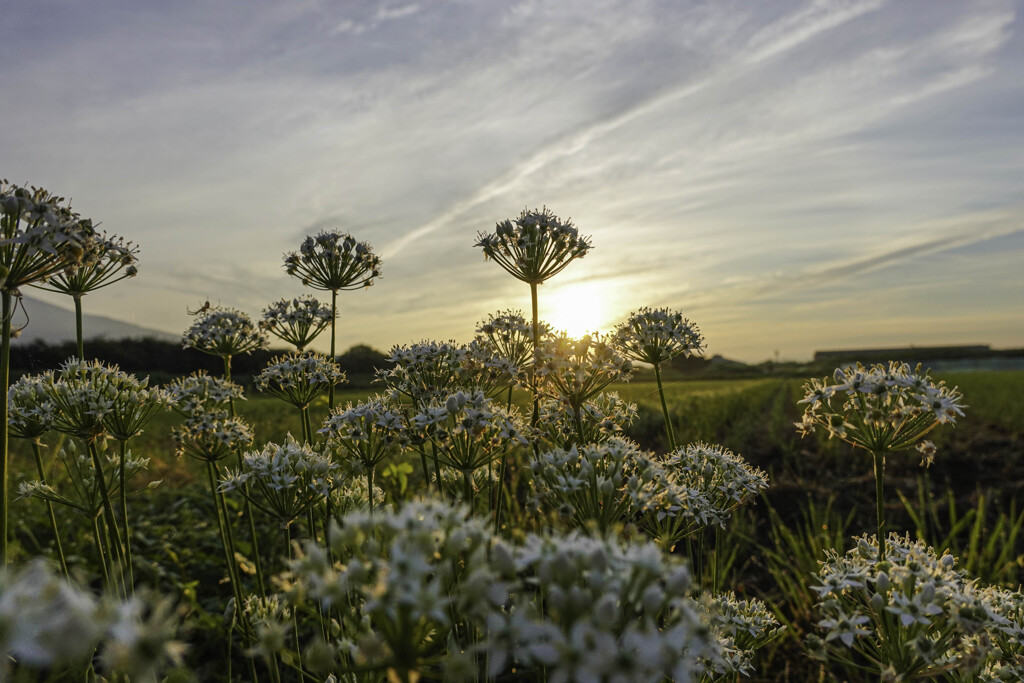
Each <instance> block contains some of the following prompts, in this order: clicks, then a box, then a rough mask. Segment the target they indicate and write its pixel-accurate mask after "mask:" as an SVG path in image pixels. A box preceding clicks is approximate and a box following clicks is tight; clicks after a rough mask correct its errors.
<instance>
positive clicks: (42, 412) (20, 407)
mask: <svg viewBox="0 0 1024 683" xmlns="http://www.w3.org/2000/svg"><path fill="white" fill-rule="evenodd" d="M52 383H53V372H52V371H49V370H48V371H47V372H45V373H43V374H41V375H25V376H24V377H22V378H21V379H19V380H18V381H17V382H15V383H13V384H12V385H11V388H10V389H8V390H7V411H8V412H7V423H8V428H9V429H10V430H11V436H13V437H16V438H19V439H38V438H39V437H41V436H42V435H43V434H45V433H46V432H48V431H49V430H50V429H52V428H53V421H54V419H55V418H56V410H57V407H56V406H55V405H54V403H53V399H52V398H50V393H49V390H48V388H47V387H49V385H50V384H52Z"/></svg>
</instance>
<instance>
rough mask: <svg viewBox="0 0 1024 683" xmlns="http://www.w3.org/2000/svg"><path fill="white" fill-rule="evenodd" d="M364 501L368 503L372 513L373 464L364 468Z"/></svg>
mask: <svg viewBox="0 0 1024 683" xmlns="http://www.w3.org/2000/svg"><path fill="white" fill-rule="evenodd" d="M366 502H367V503H369V504H370V514H371V515H372V514H373V465H370V466H369V467H367V468H366Z"/></svg>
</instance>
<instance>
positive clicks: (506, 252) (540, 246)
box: [476, 208, 590, 284]
mask: <svg viewBox="0 0 1024 683" xmlns="http://www.w3.org/2000/svg"><path fill="white" fill-rule="evenodd" d="M477 237H478V238H479V240H480V241H479V242H477V244H476V246H478V247H481V248H482V249H483V250H484V258H485V259H487V258H490V259H494V261H495V262H496V263H497V264H498V265H500V266H501V267H502V268H504V269H505V270H506V271H508V273H509V274H510V275H512V276H513V277H514V278H516V279H517V280H521V281H523V282H526V283H529V284H540V283H542V282H544V281H545V280H547V279H549V278H551V277H552V276H554V275H557V274H558V273H560V272H561V271H562V270H563V269H564V268H565V267H566V266H567V265H569V264H570V263H571V262H572V261H573V260H574V259H577V258H583V257H584V256H586V254H587V252H588V251H590V238H589V237H581V236H580V234H579V230H577V229H576V226H574V225H573V224H572V222H571V221H562V220H561V219H560V218H558V216H556V215H554V214H553V213H551V212H550V211H548V209H547V208H544V209H541V210H540V211H538V210H536V209H534V210H533V211H528V210H524V211H523V212H522V213H521V214H520V215H519V217H518V218H516V219H515V220H512V221H509V220H505V221H502V222H501V223H498V224H497V226H496V227H495V230H494V232H493V233H490V234H487V233H483V232H481V233H479V234H478V235H477Z"/></svg>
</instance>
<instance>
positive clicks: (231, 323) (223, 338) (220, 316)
mask: <svg viewBox="0 0 1024 683" xmlns="http://www.w3.org/2000/svg"><path fill="white" fill-rule="evenodd" d="M181 345H182V347H183V348H186V349H195V350H197V351H202V352H203V353H208V354H210V355H211V356H220V357H222V358H224V357H231V356H237V355H239V354H243V353H249V352H250V351H253V350H254V349H261V348H263V347H264V346H266V345H267V338H266V337H265V336H264V335H263V333H262V332H261V331H260V330H259V328H258V327H257V326H256V325H254V324H253V322H252V320H251V319H250V318H249V316H247V315H246V314H245V313H242V312H241V311H239V310H236V309H234V308H219V307H218V308H211V309H210V310H208V311H206V312H205V313H203V314H202V317H201V318H199V319H198V320H196V321H195V322H194V323H193V324H192V326H191V327H189V328H188V329H187V330H185V334H184V335H183V336H182V339H181Z"/></svg>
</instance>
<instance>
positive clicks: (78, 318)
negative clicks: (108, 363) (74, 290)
mask: <svg viewBox="0 0 1024 683" xmlns="http://www.w3.org/2000/svg"><path fill="white" fill-rule="evenodd" d="M71 298H73V299H74V300H75V339H77V340H78V360H85V339H84V337H83V336H82V295H81V294H75V295H73V296H72V297H71Z"/></svg>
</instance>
